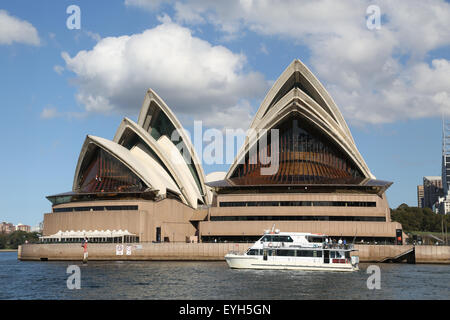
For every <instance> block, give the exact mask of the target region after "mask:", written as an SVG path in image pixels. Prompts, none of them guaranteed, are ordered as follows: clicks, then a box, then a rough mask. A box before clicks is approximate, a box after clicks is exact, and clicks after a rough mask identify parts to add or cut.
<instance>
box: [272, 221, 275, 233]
mask: <svg viewBox="0 0 450 320" xmlns="http://www.w3.org/2000/svg"><path fill="white" fill-rule="evenodd" d="M274 229H275V223H274V224H273V225H272V231H271V232H272V233H273V230H274Z"/></svg>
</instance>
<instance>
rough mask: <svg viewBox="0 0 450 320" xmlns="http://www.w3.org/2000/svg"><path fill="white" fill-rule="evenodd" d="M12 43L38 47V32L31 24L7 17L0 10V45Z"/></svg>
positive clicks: (7, 14) (5, 12)
mask: <svg viewBox="0 0 450 320" xmlns="http://www.w3.org/2000/svg"><path fill="white" fill-rule="evenodd" d="M13 42H17V43H24V44H30V45H35V46H38V45H39V44H40V39H39V36H38V32H37V30H36V28H35V27H33V25H32V24H31V23H29V22H28V21H25V20H20V19H19V18H16V17H13V16H11V15H9V13H8V12H7V11H5V10H0V45H2V44H7V45H10V44H12V43H13Z"/></svg>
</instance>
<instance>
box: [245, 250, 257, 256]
mask: <svg viewBox="0 0 450 320" xmlns="http://www.w3.org/2000/svg"><path fill="white" fill-rule="evenodd" d="M247 254H248V255H250V256H257V255H258V254H259V250H258V249H250V250H248V251H247Z"/></svg>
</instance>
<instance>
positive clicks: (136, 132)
mask: <svg viewBox="0 0 450 320" xmlns="http://www.w3.org/2000/svg"><path fill="white" fill-rule="evenodd" d="M211 116H214V115H211ZM250 129H255V130H258V129H266V131H264V132H265V133H264V134H262V135H260V136H259V137H258V136H250V135H249V136H248V137H247V138H246V139H245V142H244V145H243V146H242V148H241V150H240V151H239V152H238V154H237V156H236V158H235V160H234V162H233V164H231V166H230V168H229V171H228V172H213V173H210V174H208V175H205V174H204V172H203V168H202V166H201V164H200V163H199V162H198V160H197V159H198V158H197V156H196V154H195V151H194V147H193V146H192V144H191V142H190V140H189V137H188V136H186V135H185V133H184V131H183V127H182V126H181V124H180V122H179V121H178V119H177V118H176V116H175V115H174V114H173V112H172V111H171V110H170V108H169V107H168V106H167V105H166V104H165V102H164V101H163V100H162V99H161V98H160V97H159V96H158V95H157V94H156V93H155V92H154V91H152V90H151V89H150V90H148V91H147V93H146V95H145V100H144V103H143V107H142V109H141V111H140V114H139V118H138V121H137V122H134V121H133V120H130V119H128V118H125V119H124V120H123V121H122V123H121V124H120V126H119V128H118V130H117V132H116V134H115V136H114V139H113V140H107V139H103V138H100V137H95V136H87V138H86V140H85V142H84V144H83V146H82V149H81V152H80V156H79V159H78V163H77V167H76V171H75V176H74V182H73V188H72V190H71V191H69V192H66V193H61V194H57V195H52V196H48V197H47V198H48V199H49V200H50V201H51V202H52V210H51V212H50V213H46V214H45V216H44V231H43V237H42V241H44V242H77V241H81V239H82V238H83V237H81V236H80V234H82V235H84V236H86V237H88V238H90V239H91V241H93V242H163V241H166V242H167V241H168V242H186V241H190V242H192V241H193V242H196V241H199V242H211V241H213V242H218V241H219V242H220V241H228V242H240V241H253V240H255V239H256V238H258V237H260V236H261V234H262V233H263V232H264V230H267V229H270V228H272V226H273V225H275V226H276V228H277V229H280V230H281V231H291V232H312V233H323V234H327V235H328V236H330V237H332V238H342V239H347V241H356V242H378V243H399V242H401V241H402V239H401V237H400V238H398V236H399V235H400V236H401V234H402V232H401V225H400V224H399V223H397V222H392V221H391V217H390V209H389V205H388V202H387V199H386V195H385V191H386V189H387V188H388V187H389V186H390V185H391V182H388V181H383V180H378V179H376V178H375V176H374V175H373V174H372V173H371V172H370V170H369V168H368V167H367V165H366V163H365V161H364V159H363V158H362V156H361V154H360V153H359V151H358V149H357V147H356V145H355V143H354V141H353V137H352V135H351V133H350V130H349V129H348V127H347V124H346V123H345V120H344V118H343V117H342V114H341V113H340V111H339V109H338V108H337V106H336V105H335V103H334V102H333V99H332V98H331V97H330V95H329V94H328V92H327V91H326V90H325V88H324V87H323V86H322V84H321V83H320V82H319V81H318V80H317V78H316V77H315V76H314V75H313V74H312V73H311V72H310V71H309V69H308V68H307V67H306V66H305V65H304V64H303V63H301V62H300V61H299V60H295V61H293V62H292V63H291V64H290V65H289V66H288V67H287V68H286V70H285V71H284V72H283V73H282V74H281V76H280V77H279V78H278V80H277V81H276V82H275V83H274V85H273V87H272V88H271V89H270V90H269V92H268V93H267V95H266V97H265V98H264V100H263V101H262V103H261V106H260V108H259V109H258V111H257V113H256V115H255V117H254V119H253V122H252V124H251V127H250ZM273 129H277V131H271V130H273ZM174 131H176V133H177V135H178V137H179V139H178V140H177V141H172V140H171V137H172V134H173V132H174ZM249 132H250V131H249ZM273 132H276V134H274V133H273ZM263 141H264V143H262V142H263ZM180 145H181V146H182V148H180ZM269 160H270V161H269ZM274 165H275V166H274ZM271 168H272V169H271ZM268 169H271V171H270V170H269V171H268ZM267 172H270V174H268V173H267Z"/></svg>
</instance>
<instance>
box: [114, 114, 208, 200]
mask: <svg viewBox="0 0 450 320" xmlns="http://www.w3.org/2000/svg"><path fill="white" fill-rule="evenodd" d="M130 132H132V133H133V134H135V135H136V136H137V137H139V139H140V141H141V142H139V143H144V144H145V146H146V148H145V149H146V150H147V153H148V151H150V150H151V152H152V153H153V154H152V158H153V159H154V160H153V161H155V162H157V163H161V165H162V166H163V167H164V170H165V172H166V174H167V175H169V176H170V177H172V178H173V181H174V182H175V183H176V185H177V186H178V188H179V190H180V192H181V193H182V196H183V197H182V200H183V202H185V203H186V204H188V205H190V206H192V207H196V206H197V203H198V200H200V201H201V202H203V197H202V195H201V194H200V191H199V190H198V188H197V185H196V182H195V180H194V178H193V176H192V174H191V172H190V170H189V168H188V166H187V164H186V162H185V160H184V159H183V157H182V156H181V154H180V153H179V151H178V149H177V148H176V146H175V145H174V144H173V143H172V141H170V140H169V139H168V138H167V137H166V136H164V135H162V136H160V137H159V139H158V140H155V138H153V137H152V136H151V135H150V134H149V133H148V132H147V131H145V130H144V129H143V128H142V127H141V126H139V125H138V124H137V123H135V122H134V121H132V120H130V119H128V118H125V119H123V121H122V123H121V124H120V126H119V129H118V130H117V132H116V135H115V137H114V141H115V142H116V143H118V144H120V145H124V144H126V143H127V138H128V135H129V133H130ZM128 147H130V148H131V149H133V148H134V146H133V147H131V146H128ZM172 153H173V154H172ZM149 165H150V164H149ZM150 166H151V165H150Z"/></svg>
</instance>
